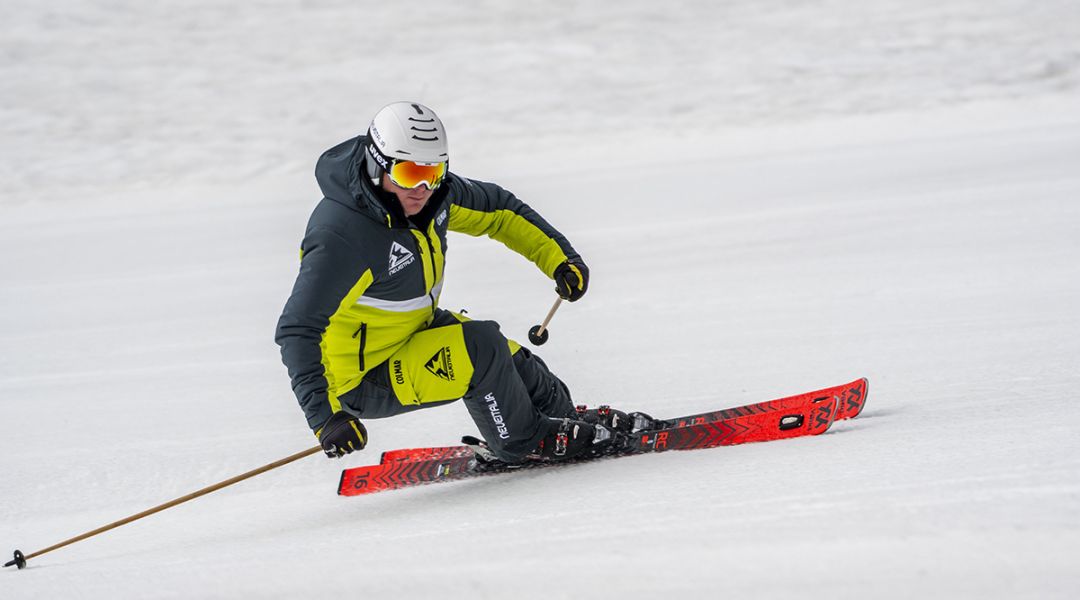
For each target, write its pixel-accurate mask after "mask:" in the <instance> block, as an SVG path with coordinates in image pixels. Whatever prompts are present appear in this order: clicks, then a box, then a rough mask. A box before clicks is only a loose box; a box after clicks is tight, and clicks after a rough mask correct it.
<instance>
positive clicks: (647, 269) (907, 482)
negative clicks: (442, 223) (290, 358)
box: [0, 0, 1080, 600]
mask: <svg viewBox="0 0 1080 600" xmlns="http://www.w3.org/2000/svg"><path fill="white" fill-rule="evenodd" d="M9 4H10V5H11V6H10V7H9V12H10V15H9V16H8V17H6V19H7V22H6V23H5V24H4V25H2V26H0V27H3V30H4V33H5V35H4V36H3V37H2V38H0V76H2V79H3V81H4V82H5V85H4V86H3V87H2V88H0V115H3V119H0V131H2V132H3V138H2V145H0V156H2V158H3V160H2V161H0V181H3V186H2V192H0V194H2V195H0V255H3V256H4V257H5V259H4V260H2V261H0V390H3V391H2V392H0V409H2V415H3V416H2V417H0V440H2V442H0V444H2V445H0V449H2V451H3V455H4V458H5V466H4V475H3V477H2V479H0V551H3V552H10V551H11V550H12V549H14V548H16V547H18V548H20V549H22V550H23V551H24V552H32V551H34V550H38V549H41V548H43V547H46V546H48V545H51V544H53V543H55V542H57V541H60V540H62V539H66V538H68V537H72V536H74V535H77V534H79V533H82V532H84V531H87V530H90V529H93V528H95V527H98V526H100V525H103V524H105V523H109V522H111V521H114V520H116V519H119V518H122V517H124V516H127V515H129V514H133V513H135V512H139V511H141V510H143V509H146V508H148V507H150V506H153V505H156V504H158V503H160V502H163V501H165V500H169V499H171V498H174V497H177V496H181V495H183V494H186V493H188V492H191V491H193V490H195V489H198V488H201V487H203V486H205V485H208V484H210V483H214V482H217V481H220V480H223V479H226V478H228V477H231V476H233V475H236V474H238V473H241V472H244V471H246V470H249V469H251V468H254V467H257V466H259V465H262V464H266V463H269V462H271V461H273V460H276V459H278V458H281V457H283V456H286V455H288V454H291V453H293V452H296V451H298V450H301V449H303V448H305V447H308V446H310V445H312V444H313V443H314V440H313V439H312V438H311V436H310V433H309V432H308V431H306V428H305V427H304V423H303V419H302V416H301V413H300V411H299V409H298V407H297V406H296V401H295V399H294V398H293V396H292V394H291V391H290V389H289V385H288V380H287V376H286V375H285V370H284V368H283V367H282V366H281V364H280V362H279V358H278V353H277V348H276V346H275V345H274V344H273V340H272V337H273V328H274V323H275V321H276V319H277V316H278V313H279V311H280V309H281V306H282V305H283V303H284V301H285V298H286V297H287V295H288V293H289V289H290V288H291V285H292V281H293V277H294V276H295V271H296V266H297V260H296V248H297V245H298V243H299V240H300V236H301V234H302V232H303V227H304V223H305V221H306V218H307V215H308V213H309V211H310V209H311V207H312V206H313V204H314V202H315V200H317V197H316V194H317V190H316V187H315V183H314V180H313V178H312V177H311V176H310V168H311V165H313V163H314V159H315V158H316V156H317V155H318V153H319V152H320V151H321V150H322V149H324V148H325V147H328V146H330V145H332V144H334V143H336V142H337V141H339V140H340V139H343V138H344V137H346V136H349V135H352V134H354V133H356V131H358V130H359V129H360V128H362V127H363V126H364V120H365V119H367V118H368V116H369V115H370V114H371V112H372V111H373V110H374V109H375V108H377V107H378V106H379V105H381V104H383V103H385V102H386V101H389V100H393V99H398V98H404V97H410V98H417V99H420V100H423V101H426V102H428V103H429V104H430V105H432V106H433V107H434V108H435V109H436V110H438V111H439V112H440V113H441V114H443V116H444V118H445V119H446V120H447V123H448V126H449V127H450V131H451V136H452V143H453V146H454V148H455V151H456V152H458V153H459V154H460V155H461V159H460V160H458V158H457V156H459V154H455V163H454V167H453V168H454V169H455V171H457V172H460V173H462V174H463V175H467V176H476V177H478V178H481V179H488V180H494V181H498V182H500V183H502V184H504V185H506V186H507V187H508V188H510V189H511V190H513V191H514V192H516V193H517V194H518V195H519V196H521V197H522V198H523V199H525V200H526V201H527V202H530V203H531V204H533V205H534V206H535V207H536V208H538V209H539V210H540V211H541V212H542V214H544V215H545V217H547V218H548V219H549V220H550V221H551V222H552V223H554V224H555V225H556V226H557V227H559V228H560V229H561V230H562V231H563V232H564V233H566V234H567V235H568V237H569V238H570V239H571V240H572V241H573V243H574V245H575V246H576V247H577V248H578V249H579V250H580V251H581V252H582V254H583V255H584V256H585V257H586V259H587V260H588V262H589V265H590V267H591V269H592V272H593V280H592V282H591V286H590V293H589V295H588V296H587V297H586V299H585V300H584V301H582V302H580V303H575V304H573V305H567V306H564V307H563V308H561V309H560V311H559V314H558V315H557V316H556V317H555V320H554V321H553V322H552V331H551V341H549V342H548V344H547V345H546V346H544V347H543V348H542V350H541V352H540V354H541V355H542V356H543V357H544V358H545V360H546V361H547V362H548V364H549V365H550V366H551V367H552V369H553V370H554V371H555V372H556V373H558V374H559V375H560V376H562V377H563V378H564V379H565V380H566V381H567V382H568V383H569V384H570V386H571V389H572V390H573V392H574V395H575V399H576V400H577V401H579V402H587V403H589V404H594V405H595V404H600V403H609V404H612V405H615V406H617V407H621V408H629V409H640V410H644V411H647V412H651V413H653V414H656V415H659V416H671V415H677V414H684V413H691V412H697V411H701V410H707V409H713V408H720V407H724V406H735V405H739V404H745V403H748V402H753V401H758V400H763V399H767V398H771V397H777V396H781V395H785V394H788V393H795V392H800V391H805V390H808V389H811V388H815V387H822V386H826V385H832V384H836V383H840V382H842V381H848V380H850V379H852V378H854V377H858V376H867V377H869V379H870V401H869V404H868V405H867V408H866V410H865V412H864V414H863V415H861V416H860V417H859V418H858V419H856V420H853V421H846V422H841V423H837V424H836V425H835V426H834V427H833V429H832V430H831V431H830V432H829V433H827V434H826V435H824V436H821V437H818V438H813V439H796V440H789V441H784V442H775V443H766V444H754V445H746V446H737V447H730V448H720V449H715V450H710V451H700V452H682V453H675V452H673V453H666V454H658V455H651V456H640V457H631V458H624V459H619V460H612V461H603V462H598V463H592V464H582V465H575V466H570V467H566V468H560V469H548V470H543V471H533V472H525V473H517V474H513V475H509V476H502V477H491V478H481V479H475V480H469V481H462V482H455V483H447V484H441V485H435V486H428V487H422V488H417V489H412V490H407V491H401V492H392V493H386V494H378V495H374V496H371V497H367V498H365V497H359V498H348V499H344V498H338V497H337V496H335V495H334V490H335V486H336V483H337V477H338V473H339V471H340V469H341V468H343V467H347V466H353V465H359V464H365V463H369V462H374V461H376V460H377V459H378V456H379V453H380V452H382V451H384V450H388V449H392V448H399V447H409V446H421V445H443V444H447V443H453V442H454V441H456V438H457V437H458V436H459V435H461V434H463V433H472V432H473V431H474V430H473V426H472V424H471V422H470V420H469V418H468V415H467V413H466V411H465V410H464V407H463V406H460V405H452V406H450V407H445V408H440V409H433V410H428V411H421V412H418V413H413V414H410V415H407V416H403V417H399V418H395V419H391V420H385V421H371V422H369V423H368V427H369V430H370V432H371V435H372V442H371V446H370V447H369V449H368V450H366V451H365V452H363V453H361V454H359V455H354V456H352V457H349V458H347V459H345V460H342V461H327V460H324V459H322V458H321V457H313V458H309V459H305V460H303V461H300V462H298V463H295V464H292V465H289V466H287V467H283V468H281V469H278V470H276V471H274V472H272V473H269V474H265V475H262V476H260V477H258V478H256V479H254V480H251V481H247V482H244V483H241V484H238V485H236V486H234V487H232V488H229V489H228V490H225V491H221V492H217V493H215V494H212V495H210V496H208V497H205V498H201V499H198V500H195V501H193V502H191V503H188V504H186V505H183V506H180V507H177V508H174V509H171V510H168V511H165V512H164V513H161V514H158V515H154V516H152V517H149V518H147V519H145V520H143V521H140V522H138V523H135V524H132V525H128V526H125V527H123V528H121V529H118V530H116V531H112V532H109V533H106V534H103V535H101V536H99V537H96V538H94V539H91V540H87V541H84V542H80V543H78V544H75V545H72V546H70V547H68V548H63V549H61V550H57V551H55V552H53V553H50V554H47V555H45V556H43V557H40V558H37V559H33V560H31V563H30V565H31V566H30V568H29V569H26V570H24V571H22V572H18V573H16V572H15V571H13V570H12V569H7V570H5V571H4V572H2V573H0V596H2V597H3V598H58V597H65V598H67V597H81V598H106V597H108V598H114V597H120V598H234V597H238V596H251V597H254V596H260V597H271V598H295V597H309V596H312V595H315V594H318V595H351V596H360V595H363V596H366V597H376V598H379V597H396V598H430V597H447V598H465V597H469V598H496V597H514V598H544V599H545V600H551V599H557V598H580V597H601V598H603V597H616V596H617V597H630V598H637V597H642V598H644V597H655V596H659V595H664V596H675V595H692V596H694V597H697V596H703V595H706V594H714V595H715V594H723V595H731V596H733V597H735V596H737V597H754V598H757V597H763V598H790V597H821V598H868V597H873V598H911V597H941V598H1018V597H1038V598H1068V597H1071V596H1072V595H1073V594H1074V593H1075V590H1076V589H1077V587H1078V586H1080V570H1078V569H1077V568H1076V560H1075V558H1073V557H1075V556H1076V555H1078V553H1080V532H1078V529H1080V441H1078V437H1077V435H1076V432H1075V430H1074V428H1073V426H1072V423H1073V422H1075V420H1076V418H1077V417H1078V416H1080V409H1078V408H1077V402H1076V392H1075V390H1076V389H1078V386H1080V371H1078V370H1077V367H1076V365H1077V364H1080V335H1078V334H1080V312H1078V311H1077V308H1076V307H1077V306H1080V283H1078V282H1080V201H1078V198H1080V170H1078V168H1077V165H1078V164H1080V162H1078V158H1080V94H1077V92H1076V89H1075V88H1076V83H1077V71H1078V67H1080V41H1078V40H1080V36H1078V35H1076V32H1077V24H1078V23H1080V12H1078V8H1077V5H1076V3H1074V2H1067V1H1051V2H1043V3H1039V5H1038V6H1033V5H1031V4H1030V3H1027V2H1020V1H1019V0H996V1H993V2H986V1H982V2H976V1H974V0H956V1H950V2H925V1H918V2H898V1H896V2H894V1H889V2H880V3H871V4H866V3H856V2H852V1H850V0H821V1H817V2H809V3H795V2H791V1H790V0H778V1H776V2H724V3H705V2H700V3H694V2H682V3H678V4H677V6H675V7H674V9H673V8H672V7H669V6H667V5H665V6H663V7H661V6H660V5H658V4H656V3H651V2H638V1H632V2H626V3H623V4H621V5H620V7H621V8H620V10H618V11H616V12H614V13H613V12H611V9H610V7H606V6H605V7H600V6H599V5H596V6H595V7H594V6H592V5H580V4H578V3H568V2H556V3H553V4H552V3H548V4H545V5H544V7H543V8H541V7H539V5H538V6H537V7H523V6H516V5H515V6H512V7H511V6H509V5H507V6H503V5H500V4H491V3H482V2H470V3H465V4H463V5H462V6H460V7H459V6H457V5H455V7H454V8H450V7H449V5H442V4H437V3H409V7H413V8H415V7H417V6H419V7H421V8H423V9H424V11H426V12H425V14H427V15H429V16H431V17H432V19H434V20H435V21H437V22H439V23H440V24H441V27H440V28H438V29H437V30H436V31H433V32H431V37H430V38H429V39H427V40H426V41H425V42H424V43H422V44H421V43H402V38H401V37H400V36H399V35H398V34H397V32H396V31H395V30H394V29H393V27H394V26H397V25H399V24H400V23H404V22H407V20H409V21H408V22H411V19H412V17H411V16H410V15H412V14H413V12H412V10H413V8H407V7H405V5H401V6H398V5H393V6H387V7H380V8H379V9H378V10H375V9H367V10H366V12H364V13H361V12H359V11H358V10H357V9H356V8H355V7H354V6H353V5H352V4H350V3H336V4H335V3H325V4H320V5H318V6H309V5H308V4H307V3H298V2H291V1H285V2H274V3H259V4H257V5H251V6H250V7H248V6H247V5H245V7H242V8H240V7H231V5H230V6H226V5H223V4H219V3H214V2H197V3H184V4H183V6H181V5H180V4H179V3H171V2H166V3H157V4H154V5H153V6H143V5H141V4H136V3H127V2H113V3H103V2H71V3H69V4H67V5H64V6H55V5H51V6H42V5H40V3H31V2H28V1H25V0H14V1H13V2H10V3H9ZM424 11H421V12H424ZM365 16H366V18H365ZM358 24H360V25H358ZM358 29H361V30H363V32H364V35H359V34H358V33H357V30H358ZM389 47H394V48H396V49H398V50H397V51H396V52H389V51H387V50H385V49H386V48H389ZM432 48H438V51H437V52H436V51H435V50H433V49H432ZM387 57H390V58H392V59H393V60H392V61H390V60H388V58H387ZM388 62H389V63H390V64H392V65H395V66H396V67H397V68H398V69H399V70H400V72H401V73H411V72H412V71H411V70H410V69H414V70H415V69H417V68H418V67H419V66H424V65H431V64H435V65H437V68H434V69H428V68H425V69H423V70H422V73H423V75H420V74H419V72H420V71H418V72H417V74H415V75H413V76H412V77H411V78H405V80H401V81H392V82H388V83H387V84H386V85H385V86H382V87H380V86H376V85H373V83H372V81H373V79H375V78H380V79H381V78H382V77H384V76H385V74H386V69H387V66H386V65H387V63H388ZM515 107H521V108H523V109H525V112H524V113H518V112H516V109H515ZM735 124H737V125H738V126H735ZM573 136H580V138H578V137H573ZM566 139H574V142H573V144H572V145H571V146H572V147H567V145H566V144H565V140H566ZM684 173H700V174H701V176H700V178H699V180H689V181H688V180H686V179H685V178H680V174H684ZM450 246H451V249H450V251H449V254H448V258H449V262H448V268H447V273H446V285H445V288H444V292H443V296H442V305H443V306H444V307H445V308H450V309H458V308H461V307H467V308H468V309H469V313H470V315H471V316H475V317H477V318H492V319H496V320H498V321H499V322H500V323H501V324H502V328H503V331H504V332H506V333H507V334H508V335H510V336H513V337H517V338H518V339H523V338H524V337H525V333H526V331H527V330H528V328H529V327H530V326H531V325H533V324H535V323H536V322H538V320H539V319H540V318H542V317H543V316H544V314H545V313H546V311H547V309H548V307H549V306H550V303H551V300H552V298H553V295H552V293H551V289H550V288H551V284H550V282H549V281H547V280H546V279H545V278H543V277H542V276H541V275H539V274H538V273H537V272H536V270H535V269H534V268H532V267H531V266H530V265H529V264H528V263H527V262H525V261H524V260H522V259H521V258H520V257H517V256H515V255H513V254H512V253H511V252H509V251H504V250H503V249H502V248H501V247H499V246H498V245H497V244H494V243H493V242H491V241H489V240H477V239H472V238H467V237H464V236H460V235H454V236H453V237H452V238H451V241H450ZM8 559H9V558H8V557H5V558H4V560H5V561H6V560H8Z"/></svg>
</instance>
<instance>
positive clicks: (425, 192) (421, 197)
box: [382, 173, 434, 217]
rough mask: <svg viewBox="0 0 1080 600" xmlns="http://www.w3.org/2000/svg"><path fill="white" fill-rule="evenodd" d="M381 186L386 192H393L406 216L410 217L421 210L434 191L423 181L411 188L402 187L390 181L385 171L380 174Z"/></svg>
mask: <svg viewBox="0 0 1080 600" xmlns="http://www.w3.org/2000/svg"><path fill="white" fill-rule="evenodd" d="M382 188H383V189H384V190H386V191H388V192H393V194H394V195H395V196H397V199H398V202H400V203H401V209H402V210H403V211H405V216H406V217H411V216H413V215H415V214H416V213H418V212H420V211H421V210H423V208H424V205H426V204H427V201H428V200H430V199H431V195H432V194H433V193H434V192H432V191H431V190H429V189H428V186H427V184H423V183H421V184H420V186H419V187H415V188H413V189H411V190H410V189H408V188H403V187H401V186H399V185H397V184H396V183H394V182H393V181H391V180H390V176H389V175H387V174H386V173H383V176H382Z"/></svg>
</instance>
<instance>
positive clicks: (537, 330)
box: [529, 296, 562, 346]
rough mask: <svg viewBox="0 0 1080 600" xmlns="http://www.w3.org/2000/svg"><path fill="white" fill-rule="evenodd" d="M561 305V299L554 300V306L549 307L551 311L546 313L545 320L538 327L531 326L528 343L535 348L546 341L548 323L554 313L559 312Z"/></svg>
mask: <svg viewBox="0 0 1080 600" xmlns="http://www.w3.org/2000/svg"><path fill="white" fill-rule="evenodd" d="M560 304H562V297H561V296H560V297H559V298H556V299H555V304H552V305H551V310H549V311H548V314H547V318H545V319H544V322H543V323H541V324H539V325H533V326H532V329H530V330H529V341H530V342H532V343H533V345H535V346H542V345H543V344H544V342H546V341H548V331H547V326H548V323H550V322H551V317H554V316H555V311H557V310H559V305H560Z"/></svg>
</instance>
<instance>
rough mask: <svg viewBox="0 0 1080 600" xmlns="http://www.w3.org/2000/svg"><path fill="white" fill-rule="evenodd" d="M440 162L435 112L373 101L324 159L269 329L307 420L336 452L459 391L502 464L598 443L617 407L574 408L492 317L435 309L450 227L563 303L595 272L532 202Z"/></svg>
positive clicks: (566, 454) (555, 456) (586, 449)
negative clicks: (284, 296)
mask: <svg viewBox="0 0 1080 600" xmlns="http://www.w3.org/2000/svg"><path fill="white" fill-rule="evenodd" d="M448 164H449V153H448V151H447V137H446V131H445V129H444V128H443V124H442V121H441V120H440V119H439V118H438V117H437V116H436V115H435V113H434V112H433V111H432V110H431V109H430V108H428V107H426V106H423V105H421V104H418V103H414V102H396V103H393V104H390V105H388V106H386V107H384V108H382V109H381V110H379V111H378V113H377V114H376V115H375V117H374V119H373V120H372V122H371V125H370V127H369V128H368V131H367V134H366V135H361V136H358V137H354V138H352V139H349V140H347V141H345V142H342V143H340V144H338V145H337V146H334V147H333V148H330V149H329V150H327V151H326V152H325V153H323V155H322V156H321V157H320V158H319V161H318V164H317V166H316V167H315V177H316V179H317V180H318V182H319V186H320V187H321V188H322V192H323V195H324V197H323V199H322V201H321V202H320V203H319V204H318V205H317V206H316V208H315V210H314V212H313V213H312V215H311V218H310V220H309V222H308V225H307V231H306V233H305V235H304V239H303V242H302V244H301V250H300V254H301V261H300V273H299V275H298V276H297V279H296V283H295V285H294V287H293V290H292V295H291V296H290V298H289V300H288V302H287V303H286V305H285V309H284V311H283V313H282V315H281V318H280V320H279V321H278V326H277V335H276V341H277V343H278V344H279V345H280V346H281V356H282V361H283V362H284V363H285V365H286V367H288V371H289V375H290V377H291V378H292V387H293V391H294V392H295V393H296V396H297V399H298V400H299V402H300V406H301V407H302V408H303V410H304V414H305V415H306V417H307V422H308V425H309V426H310V427H311V429H312V430H313V431H314V433H315V435H316V437H317V438H318V439H319V442H320V444H321V445H322V447H323V450H324V451H325V452H326V454H327V455H328V456H330V457H340V456H343V455H345V454H347V453H350V452H353V451H355V450H360V449H362V448H363V447H364V445H365V444H366V443H367V440H368V435H367V430H366V429H365V427H364V425H363V424H362V423H361V420H360V419H377V418H382V417H390V416H393V415H397V414H402V413H405V412H409V411H412V410H417V409H421V408H427V407H432V406H439V405H442V404H446V403H448V402H453V401H456V400H458V399H463V400H464V403H465V405H466V406H467V407H468V410H469V413H470V414H471V416H472V418H473V420H474V421H475V422H476V426H477V428H478V429H479V430H480V433H481V435H482V436H483V438H484V440H485V441H486V443H487V446H488V447H489V449H490V451H491V452H492V453H493V454H494V456H495V457H497V458H498V459H500V460H502V461H505V462H510V463H517V462H521V461H524V460H528V459H534V458H540V459H544V460H561V459H566V458H572V457H575V456H580V455H582V454H583V453H586V454H587V453H597V452H599V451H600V450H601V449H602V448H603V447H604V446H605V445H606V444H609V443H610V439H611V435H612V434H611V430H612V428H616V429H618V428H622V427H623V426H624V424H625V413H620V412H618V411H611V412H608V411H601V412H603V413H604V414H598V413H597V411H596V410H595V409H594V410H593V411H589V412H588V413H584V414H579V413H578V412H576V410H575V407H574V404H573V402H572V401H571V398H570V391H569V390H568V389H567V387H566V385H565V384H564V383H563V382H562V381H561V380H560V379H559V378H558V377H556V376H555V375H554V374H552V373H551V371H549V370H548V368H547V366H546V365H545V364H544V361H542V360H541V359H540V357H538V356H536V355H535V354H533V353H531V352H530V351H529V350H527V349H526V348H523V347H521V346H520V345H519V344H517V343H516V342H514V341H512V340H508V339H507V338H505V337H504V336H503V335H502V333H501V332H500V331H499V326H498V324H496V323H495V322H493V321H474V320H470V319H468V318H466V317H465V316H463V315H461V314H458V313H453V312H449V311H446V310H443V309H441V308H439V306H438V304H439V293H440V291H441V289H442V285H443V273H444V270H443V268H444V260H445V256H446V250H447V236H446V234H447V231H448V230H452V231H459V232H462V233H467V234H469V235H473V236H479V235H487V236H489V237H491V238H493V239H495V240H498V241H500V242H502V243H503V244H505V245H506V246H507V247H509V248H510V249H512V250H514V251H516V252H518V253H519V254H521V255H523V256H524V257H526V258H527V259H529V260H530V261H532V262H533V263H534V264H536V266H537V267H539V268H540V270H541V271H542V272H543V273H544V274H545V275H547V276H549V277H551V278H552V279H554V280H555V285H556V291H557V293H558V294H559V296H561V297H562V298H564V299H566V300H569V301H571V302H574V301H576V300H579V299H580V298H581V297H582V296H583V295H584V294H585V292H586V290H588V285H589V269H588V268H587V267H586V266H585V263H584V262H583V261H582V259H581V256H580V255H579V254H578V253H577V252H575V251H574V249H573V247H572V246H571V245H570V243H569V242H568V241H567V240H566V238H565V237H563V235H562V234H560V233H559V232H558V231H556V230H555V229H554V228H553V227H552V226H551V225H549V224H548V223H547V221H545V220H544V219H543V218H542V217H541V216H540V215H539V214H537V213H536V211H534V210H533V209H531V208H530V207H529V206H527V205H526V204H524V203H523V202H521V201H520V200H518V199H517V198H516V197H515V196H514V195H513V194H511V193H510V192H508V191H506V190H504V189H502V188H501V187H499V186H497V185H495V184H492V183H483V182H479V181H474V180H470V179H466V178H464V177H460V176H458V175H456V174H454V173H452V172H450V171H449V170H448ZM620 419H622V421H623V422H619V420H620Z"/></svg>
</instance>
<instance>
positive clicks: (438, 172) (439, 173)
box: [386, 160, 446, 190]
mask: <svg viewBox="0 0 1080 600" xmlns="http://www.w3.org/2000/svg"><path fill="white" fill-rule="evenodd" d="M386 174H387V175H389V176H390V181H393V182H394V184H395V185H397V186H398V187H403V188H405V189H408V190H411V189H413V188H417V187H420V185H421V184H427V187H428V189H429V190H434V189H435V188H437V187H439V184H441V183H442V181H443V178H445V177H446V163H445V162H439V163H418V162H413V161H411V160H395V161H392V162H391V163H390V168H389V169H387V170H386Z"/></svg>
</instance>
